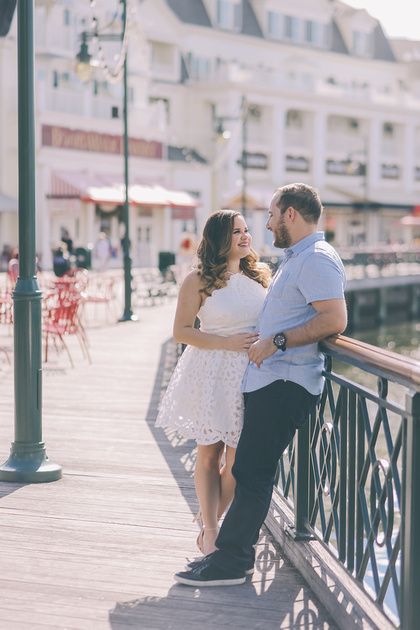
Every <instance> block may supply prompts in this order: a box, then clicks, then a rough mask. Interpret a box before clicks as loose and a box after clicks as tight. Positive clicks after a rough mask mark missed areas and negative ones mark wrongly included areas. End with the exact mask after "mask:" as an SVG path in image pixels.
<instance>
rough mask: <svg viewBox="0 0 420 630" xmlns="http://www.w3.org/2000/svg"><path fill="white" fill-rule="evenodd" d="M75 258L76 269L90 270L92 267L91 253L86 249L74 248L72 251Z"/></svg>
mask: <svg viewBox="0 0 420 630" xmlns="http://www.w3.org/2000/svg"><path fill="white" fill-rule="evenodd" d="M74 254H75V256H76V267H79V269H91V267H92V252H91V250H90V249H87V248H86V247H76V249H75V250H74Z"/></svg>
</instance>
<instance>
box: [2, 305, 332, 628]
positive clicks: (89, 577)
mask: <svg viewBox="0 0 420 630" xmlns="http://www.w3.org/2000/svg"><path fill="white" fill-rule="evenodd" d="M173 313H174V304H167V305H162V306H159V307H155V308H153V309H149V310H147V309H144V310H143V311H142V313H141V321H140V322H139V323H138V324H132V323H127V324H121V325H118V326H106V327H95V328H92V329H89V331H88V333H89V338H90V342H91V347H92V355H93V357H94V363H93V365H92V366H89V365H88V364H87V363H85V362H83V361H82V360H81V356H80V352H79V354H77V351H78V350H77V348H76V347H74V348H73V346H72V352H74V355H73V356H74V360H75V364H76V368H75V369H74V370H71V369H69V367H68V365H67V363H66V358H65V357H64V356H60V357H59V358H58V359H56V358H55V357H54V365H53V366H52V367H51V366H49V367H48V369H47V370H46V371H45V376H44V413H43V421H44V439H45V441H46V446H47V452H48V454H49V457H50V459H51V460H53V461H57V462H59V463H60V464H61V465H62V466H63V470H64V477H63V479H62V480H60V481H58V482H56V483H52V484H32V485H20V484H7V483H0V557H1V573H0V597H1V601H2V603H1V605H0V628H1V629H3V628H5V630H21V629H22V630H27V629H28V628H30V629H31V630H38V629H47V628H54V629H64V628H66V629H67V630H69V629H77V630H82V629H85V628H86V629H87V630H96V629H103V628H112V629H113V630H124V629H128V628H137V629H138V628H141V629H142V630H143V629H144V630H154V629H156V630H157V629H159V630H163V629H165V630H168V629H175V630H178V629H179V630H181V629H183V630H184V629H185V630H192V629H194V630H197V628H200V630H206V629H207V628H227V627H229V628H235V630H236V628H243V629H245V630H246V629H248V628H249V629H250V630H251V629H252V630H255V629H259V628H264V630H267V629H272V628H273V629H274V628H299V627H300V628H305V629H306V628H308V629H309V628H318V629H320V628H325V629H327V628H333V627H335V626H334V625H333V624H332V622H331V620H330V618H329V616H328V615H327V614H326V612H325V610H324V609H323V607H322V606H321V605H320V604H319V603H318V601H317V600H316V599H315V598H314V596H313V594H312V593H311V591H310V590H309V589H308V587H307V585H306V583H305V582H304V580H303V579H302V577H301V576H300V574H299V573H297V572H296V570H295V569H294V568H293V567H292V565H291V564H290V563H289V562H288V561H287V560H285V559H284V558H283V556H282V554H281V553H280V551H279V549H278V547H276V545H275V544H274V542H273V540H272V539H271V537H270V536H269V535H268V534H267V533H265V534H264V535H262V537H261V539H260V541H259V544H258V547H257V563H256V567H257V568H256V572H255V574H254V576H253V578H252V579H248V580H247V582H246V584H245V585H243V586H239V587H233V588H232V587H231V588H226V589H223V588H219V589H202V590H201V591H200V590H197V589H189V588H187V587H183V586H180V585H176V584H175V583H174V581H173V573H174V572H175V571H177V570H180V569H182V568H183V566H184V564H185V562H186V561H188V560H191V559H194V558H195V557H196V555H197V551H196V549H195V543H194V540H195V538H196V535H197V526H196V525H195V524H194V523H193V522H192V516H193V514H194V513H195V512H196V509H197V501H196V497H195V492H194V483H193V478H192V471H193V468H194V462H195V451H194V445H193V444H192V443H190V442H188V441H185V440H182V439H180V438H178V437H177V436H174V435H172V434H170V433H168V434H166V433H165V432H164V431H162V430H161V429H156V428H155V427H154V418H155V417H156V413H157V405H158V401H159V397H160V395H161V393H162V391H163V389H164V387H165V385H166V383H167V381H168V378H169V376H170V373H171V369H172V365H173V361H174V357H175V347H174V345H173V344H172V343H169V342H168V339H169V335H170V328H171V321H172V318H173ZM12 395H13V370H12V369H11V368H10V369H8V368H5V366H4V365H2V369H1V372H0V451H1V453H2V456H3V459H6V457H7V455H8V450H9V443H10V441H11V440H12V439H13V397H12Z"/></svg>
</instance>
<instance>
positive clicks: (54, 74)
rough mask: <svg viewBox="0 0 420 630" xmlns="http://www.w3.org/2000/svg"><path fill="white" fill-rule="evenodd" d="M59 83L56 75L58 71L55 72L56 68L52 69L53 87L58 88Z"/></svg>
mask: <svg viewBox="0 0 420 630" xmlns="http://www.w3.org/2000/svg"><path fill="white" fill-rule="evenodd" d="M59 83H60V79H59V76H58V72H57V70H54V71H53V76H52V84H53V87H54V88H58V85H59Z"/></svg>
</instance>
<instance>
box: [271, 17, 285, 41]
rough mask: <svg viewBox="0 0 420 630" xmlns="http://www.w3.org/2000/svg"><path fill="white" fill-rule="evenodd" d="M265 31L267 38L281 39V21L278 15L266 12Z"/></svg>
mask: <svg viewBox="0 0 420 630" xmlns="http://www.w3.org/2000/svg"><path fill="white" fill-rule="evenodd" d="M267 31H268V35H269V37H272V38H273V39H281V38H282V36H283V19H282V15H281V14H280V13H274V11H268V13H267Z"/></svg>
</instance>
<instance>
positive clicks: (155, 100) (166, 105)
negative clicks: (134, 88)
mask: <svg viewBox="0 0 420 630" xmlns="http://www.w3.org/2000/svg"><path fill="white" fill-rule="evenodd" d="M149 104H150V105H157V106H160V107H161V108H162V109H163V111H164V112H165V119H166V122H167V123H169V121H170V116H171V103H170V101H169V99H168V98H164V97H162V96H150V97H149Z"/></svg>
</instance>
